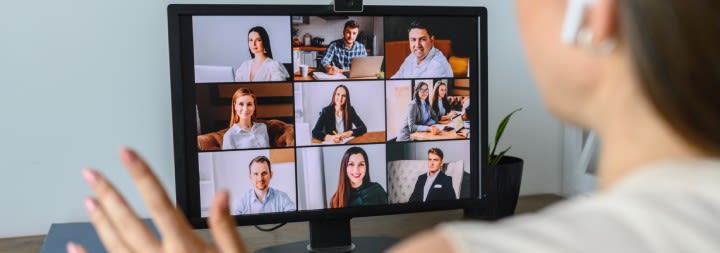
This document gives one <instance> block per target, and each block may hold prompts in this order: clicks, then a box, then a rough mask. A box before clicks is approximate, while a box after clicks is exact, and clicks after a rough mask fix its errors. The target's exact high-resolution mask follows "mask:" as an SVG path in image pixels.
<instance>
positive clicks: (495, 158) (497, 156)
mask: <svg viewBox="0 0 720 253" xmlns="http://www.w3.org/2000/svg"><path fill="white" fill-rule="evenodd" d="M511 147H512V146H510V147H508V148H506V149H505V150H503V151H502V152H500V154H498V155H496V156H494V157H493V161H492V162H491V163H490V165H497V164H498V163H500V160H502V158H503V157H504V156H505V153H507V152H508V151H510V148H511Z"/></svg>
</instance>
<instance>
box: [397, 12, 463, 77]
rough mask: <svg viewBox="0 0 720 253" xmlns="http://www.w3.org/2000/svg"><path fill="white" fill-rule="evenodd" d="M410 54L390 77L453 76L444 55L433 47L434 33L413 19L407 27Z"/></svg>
mask: <svg viewBox="0 0 720 253" xmlns="http://www.w3.org/2000/svg"><path fill="white" fill-rule="evenodd" d="M408 40H409V42H410V55H408V56H407V57H406V58H405V61H403V63H402V65H400V69H399V70H398V72H397V73H395V74H394V75H393V76H392V77H391V78H431V77H453V72H452V68H451V67H450V63H448V61H447V59H446V58H445V55H443V54H442V52H440V50H438V49H437V48H435V46H434V44H435V35H433V34H432V33H431V32H430V29H429V28H428V27H427V25H425V24H423V23H421V22H419V21H413V22H412V23H410V29H408Z"/></svg>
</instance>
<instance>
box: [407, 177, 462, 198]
mask: <svg viewBox="0 0 720 253" xmlns="http://www.w3.org/2000/svg"><path fill="white" fill-rule="evenodd" d="M425 181H427V173H424V174H422V175H420V176H419V177H418V179H417V181H416V182H415V189H413V193H412V195H410V200H408V202H423V187H425ZM453 199H457V196H455V189H454V188H453V185H452V177H451V176H448V175H445V172H443V171H440V172H438V175H437V177H435V181H433V183H432V186H431V187H430V191H428V196H427V198H426V199H425V202H427V201H435V200H453Z"/></svg>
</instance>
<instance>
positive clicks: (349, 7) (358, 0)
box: [333, 0, 363, 12]
mask: <svg viewBox="0 0 720 253" xmlns="http://www.w3.org/2000/svg"><path fill="white" fill-rule="evenodd" d="M333 10H335V12H363V1H362V0H334V1H333Z"/></svg>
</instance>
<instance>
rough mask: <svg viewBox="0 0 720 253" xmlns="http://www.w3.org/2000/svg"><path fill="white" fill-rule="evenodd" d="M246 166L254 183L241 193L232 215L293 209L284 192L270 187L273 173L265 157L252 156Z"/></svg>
mask: <svg viewBox="0 0 720 253" xmlns="http://www.w3.org/2000/svg"><path fill="white" fill-rule="evenodd" d="M248 167H249V170H250V175H249V178H250V182H252V183H253V184H254V185H253V188H251V189H250V190H248V191H247V192H246V193H245V194H243V195H242V197H241V198H240V202H239V203H238V205H237V208H235V209H234V210H233V212H232V214H233V215H240V214H252V213H270V212H287V211H295V203H293V202H292V200H290V198H289V197H288V195H287V194H286V193H284V192H282V191H280V190H277V189H275V188H272V187H270V180H271V179H272V175H273V173H272V168H271V167H270V160H269V159H268V158H267V157H265V156H258V157H255V158H253V159H252V161H250V164H249V165H248Z"/></svg>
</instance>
